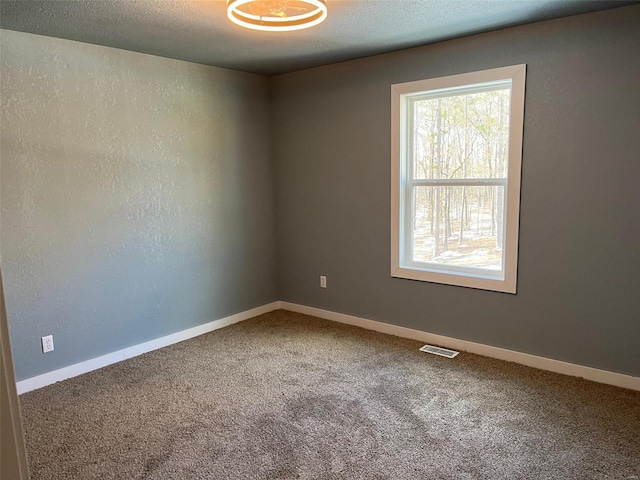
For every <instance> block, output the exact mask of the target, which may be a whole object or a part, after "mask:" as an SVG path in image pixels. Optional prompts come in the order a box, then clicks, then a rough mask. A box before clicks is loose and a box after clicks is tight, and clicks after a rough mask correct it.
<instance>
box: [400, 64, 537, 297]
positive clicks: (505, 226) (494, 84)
mask: <svg viewBox="0 0 640 480" xmlns="http://www.w3.org/2000/svg"><path fill="white" fill-rule="evenodd" d="M524 80H525V66H524V65H517V66H513V67H504V68H498V69H493V70H485V71H482V72H473V73H468V74H463V75H455V76H450V77H441V78H436V79H429V80H423V81H418V82H410V83H404V84H398V85H394V86H393V87H392V107H393V108H392V111H393V118H392V125H393V132H392V144H393V151H392V195H393V197H392V202H391V203H392V249H393V250H392V255H391V257H392V265H391V273H392V275H393V276H395V277H402V278H411V279H415V280H425V281H433V282H437V283H448V284H452V285H461V286H467V287H474V288H482V289H487V290H496V291H502V292H509V293H515V291H516V278H517V272H516V268H517V243H518V217H519V198H520V169H521V155H522V128H523V113H524Z"/></svg>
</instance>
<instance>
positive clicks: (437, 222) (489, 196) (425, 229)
mask: <svg viewBox="0 0 640 480" xmlns="http://www.w3.org/2000/svg"><path fill="white" fill-rule="evenodd" d="M413 192H414V195H413V205H414V209H413V232H411V233H412V235H411V237H410V238H411V241H412V250H413V259H412V260H413V261H415V262H428V263H436V264H441V265H455V266H459V267H473V268H484V269H489V270H493V271H501V270H502V247H503V245H502V243H503V238H504V234H503V231H504V230H503V226H504V225H503V224H504V187H502V186H480V187H476V186H473V187H469V186H467V187H459V186H447V187H443V186H437V187H431V186H427V187H424V186H421V187H414V189H413Z"/></svg>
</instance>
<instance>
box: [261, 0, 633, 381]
mask: <svg viewBox="0 0 640 480" xmlns="http://www.w3.org/2000/svg"><path fill="white" fill-rule="evenodd" d="M639 51H640V6H633V7H627V8H620V9H615V10H609V11H606V12H602V13H595V14H589V15H583V16H577V17H570V18H565V19H560V20H555V21H549V22H545V23H539V24H534V25H529V26H523V27H517V28H511V29H506V30H501V31H497V32H492V33H487V34H482V35H476V36H473V37H467V38H463V39H459V40H454V41H448V42H443V43H439V44H436V45H432V46H425V47H420V48H415V49H410V50H405V51H401V52H396V53H392V54H387V55H381V56H376V57H370V58H367V59H363V60H358V61H351V62H345V63H340V64H335V65H331V66H327V67H321V68H316V69H311V70H306V71H302V72H297V73H292V74H287V75H282V76H278V77H274V78H273V79H272V83H271V86H272V95H273V97H272V102H273V103H272V122H273V129H272V132H273V141H274V162H275V167H276V192H277V193H276V198H277V201H276V212H277V233H278V243H277V244H278V261H279V270H278V272H279V287H280V297H281V300H285V301H291V302H296V303H301V304H305V305H310V306H314V307H320V308H323V309H328V310H332V311H336V312H341V313H346V314H351V315H357V316H362V317H366V318H369V319H373V320H379V321H383V322H387V323H392V324H396V325H402V326H407V327H411V328H416V329H420V330H426V331H429V332H434V333H439V334H444V335H449V336H453V337H456V338H461V339H467V340H471V341H476V342H480V343H485V344H489V345H496V346H500V347H504V348H508V349H514V350H518V351H522V352H528V353H532V354H537V355H542V356H545V357H550V358H555V359H560V360H565V361H569V362H574V363H578V364H583V365H589V366H593V367H598V368H603V369H606V370H612V371H616V372H621V373H627V374H633V375H639V374H640V355H639V353H638V345H639V344H640V294H639V291H640V281H639V280H638V272H639V270H640V268H639V267H640V254H639V252H638V249H639V248H640V158H639V155H640V153H639V152H640V113H639V112H640V54H639V53H638V52H639ZM520 63H526V64H527V65H528V68H527V90H526V106H525V127H524V152H523V174H522V200H521V223H520V259H519V281H518V293H517V295H509V294H503V293H494V292H487V291H481V290H473V289H467V288H462V287H454V286H446V285H438V284H431V283H423V282H417V281H411V280H403V279H396V278H391V276H390V274H389V270H390V263H389V262H390V129H391V120H390V105H391V100H390V98H391V97H390V86H391V84H393V83H399V82H407V81H412V80H418V79H424V78H430V77H437V76H443V75H451V74H457V73H463V72H469V71H474V70H481V69H487V68H493V67H499V66H504V65H513V64H520ZM321 274H326V275H327V276H328V288H327V289H326V290H323V289H320V288H319V282H318V276H319V275H321Z"/></svg>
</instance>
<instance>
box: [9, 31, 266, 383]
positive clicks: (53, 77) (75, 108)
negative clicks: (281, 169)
mask: <svg viewBox="0 0 640 480" xmlns="http://www.w3.org/2000/svg"><path fill="white" fill-rule="evenodd" d="M1 35H2V46H1V49H2V50H1V62H2V63H1V64H0V68H1V73H2V86H1V101H2V118H1V120H2V136H1V138H0V142H1V151H0V153H1V156H2V165H1V166H2V175H1V181H2V196H1V200H2V217H1V220H2V237H1V248H2V259H3V269H4V272H3V273H4V276H5V292H6V302H7V313H8V316H9V326H10V330H11V340H12V347H13V353H14V359H15V368H16V377H17V379H18V380H21V379H24V378H27V377H30V376H33V375H37V374H40V373H43V372H46V371H49V370H53V369H55V368H60V367H63V366H66V365H69V364H73V363H76V362H79V361H82V360H86V359H88V358H92V357H95V356H98V355H102V354H106V353H109V352H112V351H115V350H118V349H121V348H124V347H127V346H130V345H133V344H137V343H139V342H143V341H146V340H150V339H153V338H157V337H159V336H162V335H166V334H169V333H172V332H175V331H179V330H182V329H185V328H189V327H193V326H195V325H199V324H203V323H206V322H209V321H212V320H215V319H217V318H221V317H224V316H227V315H230V314H233V313H236V312H239V311H243V310H247V309H250V308H253V307H256V306H258V305H263V304H265V303H268V302H271V301H274V300H276V299H277V298H276V291H275V287H274V284H275V281H274V279H275V263H274V212H273V206H274V194H273V182H272V174H273V172H272V166H271V163H270V158H269V135H268V120H269V118H268V113H269V112H268V83H267V80H266V79H265V78H264V77H261V76H257V75H251V74H245V73H239V72H233V71H228V70H223V69H218V68H213V67H206V66H202V65H197V64H190V63H186V62H180V61H174V60H167V59H162V58H158V57H153V56H148V55H142V54H137V53H132V52H127V51H122V50H116V49H111V48H106V47H99V46H94V45H88V44H82V43H76V42H71V41H66V40H59V39H53V38H49V37H40V36H35V35H30V34H24V33H17V32H12V31H6V30H3V31H1ZM46 334H53V335H54V340H55V351H54V352H53V353H50V354H46V355H43V354H42V353H41V350H40V337H41V336H42V335H46Z"/></svg>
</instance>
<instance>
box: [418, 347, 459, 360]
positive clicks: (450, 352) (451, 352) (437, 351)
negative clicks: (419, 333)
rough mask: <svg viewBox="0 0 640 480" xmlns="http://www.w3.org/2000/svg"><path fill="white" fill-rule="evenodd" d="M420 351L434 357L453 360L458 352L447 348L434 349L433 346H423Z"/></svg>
mask: <svg viewBox="0 0 640 480" xmlns="http://www.w3.org/2000/svg"><path fill="white" fill-rule="evenodd" d="M420 351H422V352H427V353H433V354H434V355H440V356H441V357H447V358H453V357H455V356H456V355H458V354H459V353H460V352H456V351H455V350H449V349H447V348H441V347H434V346H433V345H425V346H424V347H422V348H420Z"/></svg>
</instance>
